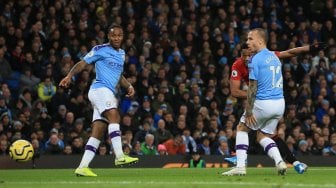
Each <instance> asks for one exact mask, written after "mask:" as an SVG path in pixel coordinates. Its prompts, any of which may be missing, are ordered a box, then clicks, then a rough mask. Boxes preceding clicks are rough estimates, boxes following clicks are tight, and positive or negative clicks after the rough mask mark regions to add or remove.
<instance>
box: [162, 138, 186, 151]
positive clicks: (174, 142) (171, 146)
mask: <svg viewBox="0 0 336 188" xmlns="http://www.w3.org/2000/svg"><path fill="white" fill-rule="evenodd" d="M163 145H165V146H166V148H167V153H168V155H177V154H179V155H181V154H185V153H186V146H185V144H184V142H183V138H182V136H181V135H176V136H175V137H174V138H171V139H169V140H167V141H166V142H164V143H163Z"/></svg>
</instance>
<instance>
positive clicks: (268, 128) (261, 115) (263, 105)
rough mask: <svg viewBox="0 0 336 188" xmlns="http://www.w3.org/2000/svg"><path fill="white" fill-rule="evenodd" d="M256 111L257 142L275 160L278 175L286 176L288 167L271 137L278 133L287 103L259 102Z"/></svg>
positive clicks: (274, 101)
mask: <svg viewBox="0 0 336 188" xmlns="http://www.w3.org/2000/svg"><path fill="white" fill-rule="evenodd" d="M272 106H273V108H272ZM274 106H277V108H274ZM255 109H256V110H255ZM255 109H254V110H253V112H254V115H255V116H256V118H257V122H258V125H259V131H258V133H257V141H258V142H259V143H260V145H261V146H262V147H263V148H264V150H265V152H266V153H267V155H268V156H269V157H271V158H272V159H273V160H274V162H275V165H276V167H277V169H278V173H279V174H280V175H285V173H286V170H287V165H286V163H285V162H284V161H283V159H282V157H281V155H280V151H279V148H278V146H277V145H276V144H275V142H274V140H273V139H271V136H272V135H274V134H275V132H276V128H277V125H278V122H279V120H280V118H281V117H282V116H283V113H284V110H285V101H284V100H263V101H261V100H257V101H256V102H255Z"/></svg>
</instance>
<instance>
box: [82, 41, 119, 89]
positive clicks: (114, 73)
mask: <svg viewBox="0 0 336 188" xmlns="http://www.w3.org/2000/svg"><path fill="white" fill-rule="evenodd" d="M83 60H84V61H85V62H86V63H87V64H93V63H94V65H95V69H96V80H95V81H94V82H93V83H92V85H91V88H100V87H107V88H109V89H111V90H112V91H113V93H114V94H116V92H117V90H116V87H117V85H118V83H119V80H120V77H121V76H122V73H123V69H124V62H125V51H124V50H123V49H119V50H115V49H114V48H113V47H112V46H111V45H110V44H108V43H107V44H102V45H97V46H95V47H93V48H92V49H91V51H90V52H89V53H88V54H86V55H85V56H84V58H83Z"/></svg>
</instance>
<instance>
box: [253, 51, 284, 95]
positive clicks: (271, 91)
mask: <svg viewBox="0 0 336 188" xmlns="http://www.w3.org/2000/svg"><path fill="white" fill-rule="evenodd" d="M248 68H249V79H250V80H257V81H258V89H257V95H256V99H257V100H269V99H280V98H283V78H282V70H281V62H280V60H279V58H278V57H277V56H276V55H275V54H274V52H271V51H269V50H268V49H266V48H265V49H263V50H261V51H260V52H258V53H257V54H255V55H254V56H253V57H252V58H251V59H250V62H249V64H248Z"/></svg>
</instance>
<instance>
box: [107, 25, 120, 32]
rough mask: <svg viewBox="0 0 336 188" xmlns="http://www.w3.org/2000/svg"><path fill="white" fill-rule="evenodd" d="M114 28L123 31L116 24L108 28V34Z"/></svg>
mask: <svg viewBox="0 0 336 188" xmlns="http://www.w3.org/2000/svg"><path fill="white" fill-rule="evenodd" d="M114 28H119V29H121V30H122V29H123V28H122V27H121V25H118V24H112V25H111V26H110V27H109V28H108V31H109V32H110V31H111V29H114Z"/></svg>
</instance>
